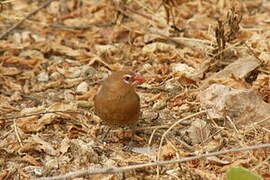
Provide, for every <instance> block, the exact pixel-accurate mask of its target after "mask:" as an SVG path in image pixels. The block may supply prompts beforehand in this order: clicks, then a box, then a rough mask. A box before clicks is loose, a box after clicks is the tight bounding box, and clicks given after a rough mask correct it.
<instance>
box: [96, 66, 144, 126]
mask: <svg viewBox="0 0 270 180" xmlns="http://www.w3.org/2000/svg"><path fill="white" fill-rule="evenodd" d="M144 81H145V80H144V78H143V77H142V76H139V75H136V74H134V73H133V72H131V71H119V72H113V73H112V74H111V75H110V76H109V77H108V78H107V79H106V80H105V81H104V82H103V84H102V87H101V89H100V90H99V92H98V93H97V94H96V96H95V97H94V104H95V113H96V115H98V116H99V117H100V118H101V119H102V120H103V121H105V122H106V123H107V124H108V125H111V126H116V127H119V126H130V127H134V125H135V124H136V122H137V121H138V119H139V116H140V98H139V96H138V94H137V93H136V92H135V89H134V87H135V86H136V85H138V84H142V83H143V82H144Z"/></svg>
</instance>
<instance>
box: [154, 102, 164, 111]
mask: <svg viewBox="0 0 270 180" xmlns="http://www.w3.org/2000/svg"><path fill="white" fill-rule="evenodd" d="M165 106H166V102H165V101H161V100H159V101H157V102H156V103H155V104H154V105H153V109H154V110H161V109H163V108H164V107H165Z"/></svg>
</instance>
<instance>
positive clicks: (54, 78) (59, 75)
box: [50, 72, 61, 80]
mask: <svg viewBox="0 0 270 180" xmlns="http://www.w3.org/2000/svg"><path fill="white" fill-rule="evenodd" d="M50 77H51V79H53V80H58V79H59V78H60V77H61V74H60V73H59V72H53V73H52V74H51V76H50Z"/></svg>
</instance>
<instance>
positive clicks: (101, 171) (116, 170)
mask: <svg viewBox="0 0 270 180" xmlns="http://www.w3.org/2000/svg"><path fill="white" fill-rule="evenodd" d="M261 148H270V143H268V144H259V145H254V146H247V147H242V148H235V149H229V150H224V151H219V152H212V153H207V154H201V155H197V156H191V157H186V158H181V159H177V160H171V161H157V162H150V163H145V164H137V165H132V166H126V167H112V168H101V169H94V170H93V169H87V170H81V171H76V172H70V173H67V174H64V175H59V176H52V177H42V178H36V179H32V180H56V179H57V180H63V179H67V178H74V177H79V176H85V175H95V174H113V173H119V172H125V171H129V170H133V169H139V168H145V167H152V166H161V165H167V164H174V163H181V162H185V161H192V160H195V159H202V158H206V157H210V156H217V155H222V154H227V153H233V152H241V151H249V150H254V149H261Z"/></svg>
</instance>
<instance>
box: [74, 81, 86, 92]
mask: <svg viewBox="0 0 270 180" xmlns="http://www.w3.org/2000/svg"><path fill="white" fill-rule="evenodd" d="M87 91H88V84H87V83H86V82H85V81H84V82H81V83H80V84H79V85H78V86H77V89H76V92H78V93H86V92H87Z"/></svg>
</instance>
